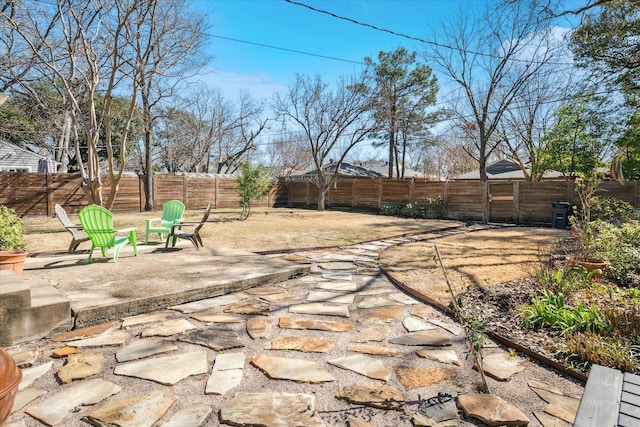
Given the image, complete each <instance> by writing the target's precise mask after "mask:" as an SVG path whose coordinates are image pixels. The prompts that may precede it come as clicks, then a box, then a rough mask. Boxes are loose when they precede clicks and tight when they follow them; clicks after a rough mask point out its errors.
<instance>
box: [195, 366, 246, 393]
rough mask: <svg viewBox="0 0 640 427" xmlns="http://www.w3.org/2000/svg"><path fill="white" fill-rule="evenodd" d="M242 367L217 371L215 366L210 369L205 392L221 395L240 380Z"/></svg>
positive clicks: (236, 385) (238, 383)
mask: <svg viewBox="0 0 640 427" xmlns="http://www.w3.org/2000/svg"><path fill="white" fill-rule="evenodd" d="M243 372H244V370H243V369H227V370H225V371H218V370H216V369H215V368H214V369H213V371H211V375H210V376H209V379H208V380H207V386H206V388H205V391H204V392H205V394H218V395H223V394H225V393H227V392H228V391H229V390H232V389H234V388H236V387H238V386H239V385H240V383H241V382H242V373H243Z"/></svg>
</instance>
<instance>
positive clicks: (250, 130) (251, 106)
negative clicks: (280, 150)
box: [212, 93, 270, 173]
mask: <svg viewBox="0 0 640 427" xmlns="http://www.w3.org/2000/svg"><path fill="white" fill-rule="evenodd" d="M232 118H233V119H232V121H231V122H230V123H228V124H227V126H226V128H225V132H224V133H223V134H222V135H221V138H219V139H217V140H214V144H213V150H214V151H213V153H212V154H213V155H212V157H213V159H214V160H215V162H216V163H217V172H218V173H233V172H235V171H236V170H237V169H238V168H239V167H240V164H241V163H242V161H243V160H244V159H246V158H247V157H248V156H249V155H250V154H251V153H252V152H254V151H255V150H256V149H257V147H256V141H257V139H258V137H259V136H260V134H261V133H262V132H263V131H265V130H266V129H267V125H268V123H269V120H270V119H269V118H267V117H265V116H264V103H261V102H257V101H256V100H254V99H253V98H252V97H251V96H249V95H248V94H246V93H243V94H241V95H240V103H239V104H238V106H237V108H236V109H235V111H233V113H232Z"/></svg>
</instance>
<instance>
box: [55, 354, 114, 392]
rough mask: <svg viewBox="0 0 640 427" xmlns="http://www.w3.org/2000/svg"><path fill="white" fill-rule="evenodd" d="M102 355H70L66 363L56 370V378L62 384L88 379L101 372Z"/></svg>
mask: <svg viewBox="0 0 640 427" xmlns="http://www.w3.org/2000/svg"><path fill="white" fill-rule="evenodd" d="M103 364H104V355H103V354H102V353H95V352H83V353H76V354H70V355H69V358H68V359H67V363H66V364H65V365H64V366H63V367H62V368H60V369H59V370H58V378H60V381H62V383H63V384H68V383H70V382H71V381H73V380H79V379H83V378H88V377H90V376H92V375H96V374H98V373H100V372H102V365H103Z"/></svg>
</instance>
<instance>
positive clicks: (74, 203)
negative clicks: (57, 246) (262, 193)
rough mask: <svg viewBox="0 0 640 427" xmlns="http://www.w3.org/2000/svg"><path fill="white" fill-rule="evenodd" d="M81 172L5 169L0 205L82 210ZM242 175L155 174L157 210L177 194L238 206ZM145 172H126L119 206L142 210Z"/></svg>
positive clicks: (272, 196)
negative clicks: (38, 171) (40, 171)
mask: <svg viewBox="0 0 640 427" xmlns="http://www.w3.org/2000/svg"><path fill="white" fill-rule="evenodd" d="M102 182H103V183H104V186H103V193H102V194H103V195H106V194H107V193H108V191H109V180H108V178H107V177H106V176H104V177H103V178H102ZM81 183H82V176H81V175H80V174H44V173H30V174H24V173H12V172H1V173H0V205H7V206H9V207H11V208H13V209H15V210H16V212H17V213H18V214H19V215H48V216H52V215H53V214H54V211H53V206H54V205H55V204H56V203H58V204H60V205H62V206H64V208H65V210H66V211H67V212H69V213H77V212H79V211H80V209H82V208H83V207H85V206H86V205H87V198H86V196H85V194H84V191H83V190H82V188H81V187H80V184H81ZM235 186H236V180H235V179H234V178H233V177H229V176H219V175H210V174H184V175H170V174H158V175H154V177H153V191H154V194H155V199H154V210H159V209H161V208H162V205H163V204H164V203H165V202H167V201H168V200H171V199H178V200H181V201H182V202H183V203H184V204H185V206H186V207H187V209H200V208H205V207H206V206H207V204H208V203H209V202H211V203H212V207H213V208H215V209H218V208H237V207H239V206H240V197H239V196H238V193H237V191H236V189H235ZM281 191H282V188H281V187H280V185H279V184H276V185H274V187H273V188H272V190H271V192H270V193H269V195H268V196H267V197H265V198H264V199H263V200H261V201H259V202H258V203H257V204H255V206H273V205H275V204H276V199H277V198H278V194H279V193H281ZM145 200H146V199H145V194H144V176H138V175H136V174H133V173H127V174H125V175H123V177H122V180H121V181H120V185H119V187H118V194H117V196H116V199H115V202H114V204H113V207H112V210H113V211H114V212H142V211H144V205H145Z"/></svg>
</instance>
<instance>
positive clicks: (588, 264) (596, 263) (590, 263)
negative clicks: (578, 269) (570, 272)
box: [567, 258, 607, 277]
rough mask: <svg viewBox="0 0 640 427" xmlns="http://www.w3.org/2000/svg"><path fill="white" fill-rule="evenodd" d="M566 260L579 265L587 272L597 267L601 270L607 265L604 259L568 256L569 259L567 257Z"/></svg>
mask: <svg viewBox="0 0 640 427" xmlns="http://www.w3.org/2000/svg"><path fill="white" fill-rule="evenodd" d="M567 262H568V263H569V264H573V265H581V266H583V267H584V268H585V269H586V270H587V271H588V272H592V271H593V270H598V269H599V270H601V271H604V269H605V268H606V267H607V263H606V261H601V260H595V259H576V258H569V259H567ZM599 276H600V275H597V277H599Z"/></svg>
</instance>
